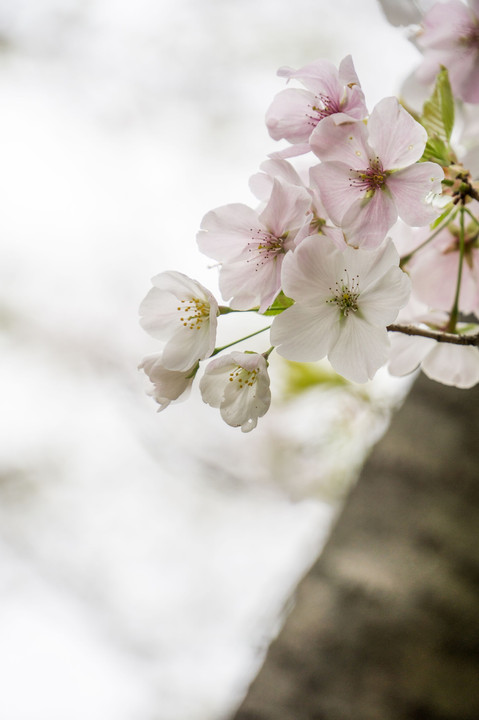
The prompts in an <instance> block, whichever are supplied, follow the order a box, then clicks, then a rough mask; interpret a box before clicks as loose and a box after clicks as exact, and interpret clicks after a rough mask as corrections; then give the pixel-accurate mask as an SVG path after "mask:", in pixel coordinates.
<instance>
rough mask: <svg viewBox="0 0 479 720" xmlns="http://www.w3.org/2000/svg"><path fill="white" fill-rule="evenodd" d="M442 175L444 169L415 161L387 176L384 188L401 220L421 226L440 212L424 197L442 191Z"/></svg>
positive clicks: (432, 164)
mask: <svg viewBox="0 0 479 720" xmlns="http://www.w3.org/2000/svg"><path fill="white" fill-rule="evenodd" d="M443 177H444V171H443V169H442V168H441V167H439V165H436V163H431V162H424V163H416V164H415V165H411V166H410V167H407V168H404V169H403V170H399V171H398V172H396V173H393V174H392V175H390V176H389V177H388V179H387V187H388V188H389V190H390V192H391V195H392V196H393V198H394V202H395V203H396V207H397V210H398V214H399V217H400V218H401V219H402V220H404V222H406V223H407V224H408V225H412V226H422V225H427V223H429V222H432V220H434V218H435V217H437V216H438V214H439V211H438V210H437V209H436V208H434V207H432V205H429V204H427V203H426V196H427V195H428V194H429V193H439V192H440V191H441V180H442V179H443Z"/></svg>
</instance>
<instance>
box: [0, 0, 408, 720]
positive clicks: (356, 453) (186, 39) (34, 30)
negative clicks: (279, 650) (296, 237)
mask: <svg viewBox="0 0 479 720" xmlns="http://www.w3.org/2000/svg"><path fill="white" fill-rule="evenodd" d="M349 53H351V54H352V55H353V59H354V61H355V65H356V69H357V72H358V74H359V77H360V80H361V82H362V85H363V89H364V90H365V93H366V98H367V101H368V104H369V107H370V108H372V106H373V105H374V103H375V102H377V101H378V100H379V99H381V98H382V97H383V96H385V95H390V94H394V93H395V92H397V91H398V88H399V85H400V82H401V80H402V79H403V78H404V77H405V76H406V75H407V73H408V72H409V71H410V70H411V69H412V68H413V67H414V66H415V64H416V63H417V57H418V55H417V52H416V51H415V49H414V48H413V46H412V45H410V44H409V43H408V41H407V40H406V38H405V35H404V31H402V30H398V29H394V28H392V27H391V26H389V25H388V24H387V23H386V21H385V19H384V18H383V15H382V13H381V10H380V8H379V6H378V5H377V3H376V0H361V2H358V0H335V2H334V3H333V2H330V0H295V1H294V2H286V0H174V1H173V0H136V2H134V3H133V2H128V1H127V0H14V1H12V0H0V98H1V112H0V138H1V155H0V157H1V162H0V197H1V198H2V202H1V208H2V209H1V212H0V238H1V240H0V242H1V247H2V253H1V263H0V343H1V354H0V365H1V367H0V388H1V415H0V418H1V435H0V437H1V444H0V718H2V720H66V719H68V720H218V719H220V718H225V717H227V716H228V714H229V713H230V712H232V711H233V709H234V707H235V704H237V703H238V702H239V700H240V698H241V695H242V693H243V692H244V691H245V689H246V686H247V684H248V682H249V681H250V680H251V679H252V677H253V675H254V673H255V670H256V668H257V667H258V664H259V663H260V661H261V657H262V653H263V652H264V650H265V647H266V645H267V642H268V639H269V638H270V636H271V634H272V633H274V632H275V630H276V629H277V627H278V622H279V620H278V619H279V617H280V616H281V613H282V611H283V607H284V604H285V602H286V600H287V598H288V596H289V594H290V592H291V589H292V588H293V587H294V584H295V582H296V581H297V579H298V578H299V577H300V576H301V575H302V574H303V573H304V572H305V571H306V569H307V567H308V565H309V564H310V563H311V562H312V561H313V559H314V558H315V556H316V554H317V553H318V552H319V550H320V548H321V544H322V542H323V541H324V539H325V537H326V535H327V533H328V530H329V527H330V523H331V520H332V518H333V517H334V513H335V512H336V510H337V507H338V503H340V501H341V498H342V497H343V495H344V492H345V490H346V489H347V487H348V485H349V484H350V483H351V482H352V481H353V480H354V477H355V476H356V473H357V470H358V468H359V467H360V464H361V462H362V459H363V457H364V455H365V452H366V450H367V448H368V447H369V446H370V444H371V443H372V442H374V440H375V439H376V438H377V437H378V436H379V435H380V434H381V432H383V431H384V429H385V427H386V423H387V417H388V412H389V408H390V406H391V405H392V404H394V403H395V402H396V401H397V399H398V398H399V397H400V395H401V393H402V392H403V388H404V383H391V382H390V380H389V379H388V378H387V377H386V376H385V375H384V374H380V375H379V377H378V380H377V381H375V382H374V383H372V384H371V385H370V386H368V387H367V388H361V389H352V390H351V389H347V388H342V387H338V388H328V389H326V390H324V389H321V388H312V389H311V390H310V391H309V392H305V393H302V394H300V395H297V394H296V395H295V394H293V396H290V395H291V394H290V395H288V394H287V393H286V392H285V389H287V387H286V386H287V383H286V382H285V377H286V376H285V369H284V368H283V367H282V366H281V365H279V364H278V362H277V361H276V362H273V363H272V369H273V384H274V387H275V390H276V395H275V401H274V403H273V407H272V410H271V411H270V413H269V414H268V415H267V416H266V417H265V418H263V419H261V420H260V421H259V425H258V428H257V429H256V430H255V431H253V433H251V434H250V435H243V434H242V433H241V432H240V431H239V430H235V429H232V428H229V427H227V426H226V425H224V424H223V423H222V421H221V420H220V418H219V415H218V414H217V411H215V410H213V409H211V408H209V407H206V406H205V405H203V404H202V403H201V401H200V400H199V399H198V397H197V395H196V393H195V392H194V393H193V396H192V397H191V398H190V399H189V400H188V401H187V402H185V403H181V404H177V405H174V406H171V407H170V408H168V409H167V410H166V411H165V412H163V413H161V414H157V413H156V412H155V410H156V407H155V405H154V403H153V401H152V400H151V399H150V398H148V397H147V396H146V394H145V389H146V382H145V378H144V377H142V375H141V374H140V373H138V371H137V369H136V367H137V365H138V363H139V362H140V360H141V358H142V357H143V356H144V355H146V354H149V353H150V352H155V351H156V350H157V347H156V344H155V343H154V341H153V340H152V339H151V338H149V337H148V336H147V335H146V334H145V333H144V332H143V331H142V330H141V329H140V328H139V326H138V321H137V309H138V305H139V303H140V301H141V299H142V298H143V296H144V295H145V294H146V292H147V291H148V289H149V287H150V277H151V276H153V275H155V274H156V273H158V272H161V271H162V270H168V269H177V270H180V271H181V272H185V273H187V274H189V275H191V276H192V277H195V278H196V279H198V280H200V281H201V282H203V283H204V284H206V285H208V286H209V287H210V288H211V289H213V290H215V288H216V276H215V270H212V269H209V268H208V264H209V263H208V259H207V258H204V257H203V256H201V255H200V254H199V253H198V251H197V249H196V243H195V234H196V232H197V230H198V228H199V224H200V221H201V218H202V216H203V215H204V214H205V213H206V212H207V211H208V210H210V209H212V208H213V207H216V206H218V205H222V204H224V203H228V202H246V203H249V204H253V205H254V202H255V201H254V198H253V197H252V196H251V194H250V192H249V190H248V178H249V177H250V175H252V174H253V173H254V172H256V171H257V170H258V167H259V164H260V163H261V162H262V161H263V160H264V159H265V157H266V155H267V153H269V152H272V151H273V150H276V149H277V146H276V145H275V144H274V143H273V141H272V140H270V139H269V137H268V135H267V132H266V129H265V126H264V122H263V117H264V113H265V111H266V109H267V107H268V105H269V103H270V102H271V100H272V98H273V96H274V94H275V93H276V92H278V91H279V90H281V89H282V88H283V87H284V84H283V81H282V80H280V79H279V78H277V77H276V75H275V73H276V70H277V68H278V67H279V66H281V65H290V66H293V67H300V66H302V65H304V64H306V63H307V62H310V61H312V60H313V59H315V58H317V57H327V58H329V59H331V60H332V61H333V62H335V63H338V62H339V61H340V60H341V59H342V58H343V57H344V56H345V55H346V54H349ZM222 320H223V321H224V322H223V329H222V333H223V339H225V340H226V341H228V340H229V339H232V338H233V337H234V336H235V333H236V331H237V328H236V326H235V320H234V319H232V318H230V317H227V318H222ZM253 321H255V322H253ZM259 326H261V320H259V319H257V318H253V319H252V325H251V326H250V327H251V329H255V328H256V327H259ZM250 347H251V346H250ZM253 349H254V348H253ZM262 349H264V348H262ZM273 360H274V356H273Z"/></svg>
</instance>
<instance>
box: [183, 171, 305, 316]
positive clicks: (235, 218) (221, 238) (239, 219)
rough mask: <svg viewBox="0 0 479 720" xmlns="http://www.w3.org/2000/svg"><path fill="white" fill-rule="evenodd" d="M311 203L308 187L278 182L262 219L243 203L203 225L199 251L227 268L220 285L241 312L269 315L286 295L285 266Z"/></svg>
mask: <svg viewBox="0 0 479 720" xmlns="http://www.w3.org/2000/svg"><path fill="white" fill-rule="evenodd" d="M310 205H311V197H310V195H309V193H308V192H307V190H306V189H305V188H304V187H300V186H295V185H292V184H290V183H283V182H281V181H280V180H279V179H277V178H275V179H274V180H273V187H272V191H271V196H270V198H269V200H268V202H267V204H266V207H265V208H264V209H263V210H262V212H260V213H258V212H257V211H255V210H253V209H252V208H250V207H248V206H247V205H243V204H240V203H236V204H231V205H224V206H223V207H219V208H217V209H216V210H211V211H210V212H209V213H207V214H206V215H205V217H204V218H203V221H202V223H201V228H202V229H201V230H200V232H199V233H198V235H197V240H198V246H199V248H200V250H201V252H203V253H204V254H205V255H208V256H209V257H212V258H214V259H215V260H218V261H219V262H220V263H221V268H220V278H219V285H220V290H221V294H222V296H223V298H224V299H225V300H226V301H228V300H230V298H231V302H230V305H231V307H232V308H234V309H235V310H249V309H250V308H253V307H256V306H259V310H260V312H264V311H265V310H266V309H267V308H268V307H269V306H270V305H271V303H272V302H273V300H274V298H275V297H276V295H277V294H278V292H279V291H280V289H281V265H282V262H283V258H284V256H285V253H287V252H288V250H290V249H291V248H292V247H294V238H295V236H296V233H297V232H298V230H299V229H300V228H301V226H302V225H304V223H305V222H307V219H308V212H309V211H310Z"/></svg>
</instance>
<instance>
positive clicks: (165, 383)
mask: <svg viewBox="0 0 479 720" xmlns="http://www.w3.org/2000/svg"><path fill="white" fill-rule="evenodd" d="M138 369H139V370H144V372H145V374H146V375H147V376H148V378H149V380H150V382H151V383H152V387H151V388H150V389H149V390H148V395H151V396H152V397H153V398H154V400H155V401H156V402H157V403H158V405H159V406H160V407H159V408H158V412H160V411H161V410H164V409H165V408H166V407H168V405H169V404H170V403H172V402H174V401H175V400H178V399H180V398H181V399H184V398H185V396H186V394H187V393H188V392H189V390H190V388H191V384H192V382H193V378H194V376H195V374H196V370H197V366H195V367H192V368H190V369H189V370H186V371H179V370H168V369H167V368H165V366H164V365H163V362H162V356H161V353H158V354H155V355H148V357H146V358H144V359H143V360H142V362H141V363H140V365H139V366H138Z"/></svg>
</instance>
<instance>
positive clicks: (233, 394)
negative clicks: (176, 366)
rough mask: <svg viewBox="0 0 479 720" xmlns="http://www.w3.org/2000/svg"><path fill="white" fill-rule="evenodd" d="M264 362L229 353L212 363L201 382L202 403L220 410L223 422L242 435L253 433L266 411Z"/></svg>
mask: <svg viewBox="0 0 479 720" xmlns="http://www.w3.org/2000/svg"><path fill="white" fill-rule="evenodd" d="M267 367H268V365H267V362H266V360H265V358H264V357H263V356H262V355H259V354H258V353H245V352H232V353H229V354H228V355H224V356H222V357H219V358H215V359H214V360H212V361H211V362H210V363H209V364H208V366H207V367H206V370H205V374H204V375H203V377H202V378H201V381H200V390H201V395H202V398H203V400H204V402H205V403H208V405H211V406H212V407H216V408H219V409H220V413H221V417H222V418H223V420H224V421H225V422H226V423H228V425H231V426H232V427H241V430H242V432H249V431H250V430H253V429H254V428H255V427H256V425H257V423H258V418H260V417H262V416H263V415H264V414H265V413H266V412H267V411H268V409H269V406H270V403H271V392H270V388H269V382H270V381H269V375H268V370H267Z"/></svg>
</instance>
